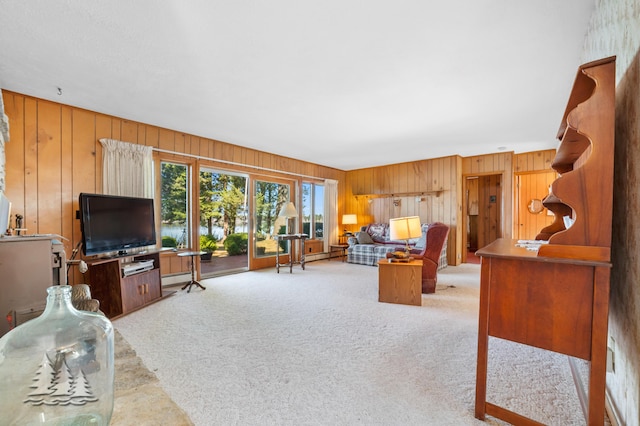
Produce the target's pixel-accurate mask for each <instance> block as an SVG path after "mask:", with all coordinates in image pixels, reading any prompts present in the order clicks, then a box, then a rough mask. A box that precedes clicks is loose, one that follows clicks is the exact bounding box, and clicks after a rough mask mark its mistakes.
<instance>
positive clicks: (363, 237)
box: [356, 231, 373, 244]
mask: <svg viewBox="0 0 640 426" xmlns="http://www.w3.org/2000/svg"><path fill="white" fill-rule="evenodd" d="M356 238H357V239H358V244H373V240H372V239H371V236H370V235H369V234H367V233H366V232H362V231H361V232H358V233H357V234H356Z"/></svg>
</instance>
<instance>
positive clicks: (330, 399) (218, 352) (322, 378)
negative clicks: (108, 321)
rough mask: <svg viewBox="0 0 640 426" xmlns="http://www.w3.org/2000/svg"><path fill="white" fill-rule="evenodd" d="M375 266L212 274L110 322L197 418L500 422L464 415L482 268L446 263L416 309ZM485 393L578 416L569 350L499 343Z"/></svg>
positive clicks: (552, 415) (550, 416) (520, 406)
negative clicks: (390, 293)
mask: <svg viewBox="0 0 640 426" xmlns="http://www.w3.org/2000/svg"><path fill="white" fill-rule="evenodd" d="M377 273H378V269H377V268H376V267H370V266H363V265H353V264H348V263H342V262H327V261H318V262H312V263H309V264H307V268H306V270H305V271H302V270H301V269H300V268H299V267H297V268H294V273H293V274H289V273H288V272H284V273H283V272H281V273H280V274H276V272H275V270H274V269H267V270H260V271H252V272H246V273H241V274H236V275H229V276H224V277H219V278H214V279H209V280H205V281H203V283H204V285H206V287H207V289H206V290H204V291H202V290H198V289H194V290H192V291H191V293H186V292H178V293H177V294H176V295H175V296H173V297H170V298H168V299H166V300H164V301H161V302H159V303H156V304H153V305H151V306H149V307H147V308H145V309H142V310H140V311H138V312H134V313H132V314H130V315H128V316H126V317H123V318H121V319H118V320H116V321H115V322H114V326H115V327H116V328H117V329H118V330H119V331H120V332H121V333H122V334H123V336H124V337H125V338H126V339H127V340H128V341H129V342H131V344H132V346H133V347H134V348H135V349H136V351H137V352H138V355H139V356H140V357H141V358H142V360H143V361H144V363H145V364H146V366H147V367H149V368H150V369H151V370H152V371H153V372H155V373H156V374H157V376H158V378H159V380H160V385H161V386H162V388H163V389H164V390H166V392H167V394H168V395H169V396H170V397H171V398H172V399H173V400H174V401H176V403H177V404H178V405H179V406H180V407H181V408H183V409H184V410H185V412H186V413H187V414H188V415H189V417H190V418H191V419H192V420H193V422H194V424H196V425H203V426H204V425H456V426H459V425H486V424H488V425H497V424H502V423H501V422H499V421H498V420H496V419H493V418H488V419H487V422H485V423H483V422H481V421H479V420H477V419H475V418H474V414H473V410H474V398H475V372H476V351H477V327H478V325H477V324H478V294H479V274H480V269H479V266H478V265H463V266H459V267H448V268H446V269H445V270H443V271H442V272H441V273H440V274H439V281H438V288H437V291H436V293H435V294H430V295H423V297H422V301H423V306H407V305H395V304H388V303H379V302H378V285H377V282H378V276H377ZM488 400H489V401H491V402H494V403H498V404H500V405H502V406H505V407H506V408H509V409H512V410H515V411H517V412H519V413H521V414H524V415H527V416H530V417H533V418H534V419H536V420H538V421H541V422H543V423H546V424H551V425H581V424H584V423H585V422H584V418H583V416H582V412H581V409H580V405H579V402H578V398H577V394H576V391H575V388H574V385H573V380H572V378H571V373H570V370H569V367H568V363H567V359H566V357H564V356H560V355H557V354H554V353H550V352H547V351H542V350H537V349H533V348H528V347H524V346H521V345H517V344H513V343H509V342H505V341H501V340H500V339H492V340H491V342H490V347H489V376H488ZM165 424H168V423H165Z"/></svg>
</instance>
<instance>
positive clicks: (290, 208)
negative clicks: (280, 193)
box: [278, 201, 298, 217]
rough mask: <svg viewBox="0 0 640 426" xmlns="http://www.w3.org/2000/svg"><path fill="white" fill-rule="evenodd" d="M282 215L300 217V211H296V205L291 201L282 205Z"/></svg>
mask: <svg viewBox="0 0 640 426" xmlns="http://www.w3.org/2000/svg"><path fill="white" fill-rule="evenodd" d="M278 216H280V217H298V212H297V211H296V207H295V206H294V205H293V203H292V202H291V201H289V202H288V203H287V204H285V205H284V206H282V210H280V214H279V215H278Z"/></svg>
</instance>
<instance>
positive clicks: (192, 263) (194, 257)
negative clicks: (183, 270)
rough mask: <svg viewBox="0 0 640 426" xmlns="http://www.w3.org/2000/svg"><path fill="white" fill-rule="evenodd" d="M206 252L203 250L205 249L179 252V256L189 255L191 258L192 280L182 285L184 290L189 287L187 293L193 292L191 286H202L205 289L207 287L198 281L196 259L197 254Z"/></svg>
mask: <svg viewBox="0 0 640 426" xmlns="http://www.w3.org/2000/svg"><path fill="white" fill-rule="evenodd" d="M204 253H205V252H203V251H184V252H181V253H178V256H180V257H185V256H189V257H190V258H191V281H189V282H188V283H186V284H185V285H184V286H183V287H182V290H184V289H185V288H187V287H189V289H188V290H187V293H190V292H191V287H192V286H194V285H196V286H198V287H200V288H201V289H203V290H206V289H207V288H206V287H204V286H203V285H202V284H200V283H199V282H198V281H196V260H195V259H196V256H200V255H202V254H204Z"/></svg>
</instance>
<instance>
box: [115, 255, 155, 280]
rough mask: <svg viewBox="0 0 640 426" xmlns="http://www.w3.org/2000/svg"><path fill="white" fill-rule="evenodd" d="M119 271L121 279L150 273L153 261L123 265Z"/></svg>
mask: <svg viewBox="0 0 640 426" xmlns="http://www.w3.org/2000/svg"><path fill="white" fill-rule="evenodd" d="M121 269H122V276H123V277H128V276H130V275H135V274H139V273H141V272H145V271H150V270H152V269H153V259H149V260H141V261H139V262H130V263H123V264H122V267H121Z"/></svg>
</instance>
